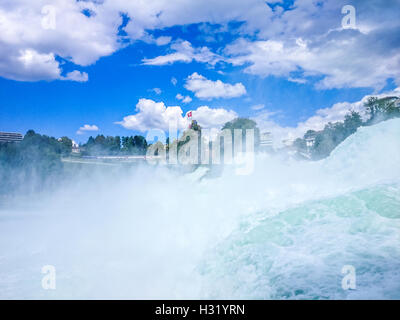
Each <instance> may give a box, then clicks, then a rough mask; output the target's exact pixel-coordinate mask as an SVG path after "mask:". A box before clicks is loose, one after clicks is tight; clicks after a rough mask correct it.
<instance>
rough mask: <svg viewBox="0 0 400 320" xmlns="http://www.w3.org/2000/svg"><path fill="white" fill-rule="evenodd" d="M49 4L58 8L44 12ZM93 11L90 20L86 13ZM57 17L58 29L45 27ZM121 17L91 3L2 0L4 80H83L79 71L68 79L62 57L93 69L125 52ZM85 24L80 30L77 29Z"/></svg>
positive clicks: (0, 59)
mask: <svg viewBox="0 0 400 320" xmlns="http://www.w3.org/2000/svg"><path fill="white" fill-rule="evenodd" d="M46 5H47V7H51V8H53V9H54V10H43V11H42V9H43V8H44V7H45V6H46ZM85 7H90V8H92V9H93V10H94V11H95V12H96V15H95V16H93V17H90V18H88V17H86V16H85V15H84V14H82V12H81V10H82V9H83V8H85ZM52 12H54V13H55V16H54V18H55V19H54V22H55V24H54V26H52V27H51V28H44V26H46V24H44V23H43V19H47V16H46V15H48V14H52ZM121 21H122V20H121V17H120V16H119V15H118V14H113V13H107V14H105V12H104V11H103V10H102V8H101V5H95V4H93V3H89V2H85V3H84V2H82V1H81V2H77V1H68V0H55V1H52V2H51V5H49V2H48V1H44V0H38V1H28V0H18V1H12V2H11V1H2V2H1V3H0V47H1V48H2V50H1V52H0V76H2V77H5V78H8V79H13V80H18V81H38V80H57V79H59V80H65V79H68V80H73V81H75V79H77V81H83V80H84V79H85V75H84V74H81V75H80V76H78V73H77V72H78V71H77V72H74V71H73V73H70V74H69V75H67V76H62V71H63V70H62V69H61V67H60V63H59V61H58V60H56V57H61V58H63V59H66V60H68V61H70V62H72V63H74V64H77V65H81V66H87V65H90V64H92V63H94V62H95V61H96V60H98V59H99V58H100V57H102V56H105V55H109V54H111V53H113V52H114V51H115V50H117V49H118V48H120V44H119V43H118V38H117V36H116V33H117V32H118V25H119V24H120V23H121ZM77 26H79V28H77Z"/></svg>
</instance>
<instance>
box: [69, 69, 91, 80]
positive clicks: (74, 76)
mask: <svg viewBox="0 0 400 320" xmlns="http://www.w3.org/2000/svg"><path fill="white" fill-rule="evenodd" d="M88 79H89V76H88V74H87V73H86V72H80V71H78V70H74V71H71V72H68V73H67V75H66V76H65V77H63V80H71V81H77V82H86V81H88Z"/></svg>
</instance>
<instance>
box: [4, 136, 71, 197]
mask: <svg viewBox="0 0 400 320" xmlns="http://www.w3.org/2000/svg"><path fill="white" fill-rule="evenodd" d="M68 140H69V139H68ZM68 140H67V139H65V137H64V139H61V140H60V141H58V140H57V139H55V138H52V137H48V136H46V135H40V134H37V133H35V132H34V131H33V130H29V131H28V132H27V133H26V135H25V137H24V139H23V140H22V141H21V142H19V143H16V142H14V143H0V180H1V182H2V183H1V187H0V188H1V189H0V193H8V192H12V191H16V190H17V189H22V191H26V190H27V189H34V190H41V189H43V188H44V187H45V186H46V185H48V184H49V183H51V180H52V178H54V177H56V176H57V175H59V174H60V173H61V172H62V169H63V164H62V162H61V157H62V156H63V155H67V154H68V153H70V151H71V149H70V146H71V148H72V141H71V144H70V141H68Z"/></svg>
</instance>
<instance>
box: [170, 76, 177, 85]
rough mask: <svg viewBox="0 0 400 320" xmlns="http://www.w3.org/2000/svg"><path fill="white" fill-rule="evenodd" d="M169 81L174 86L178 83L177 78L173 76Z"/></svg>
mask: <svg viewBox="0 0 400 320" xmlns="http://www.w3.org/2000/svg"><path fill="white" fill-rule="evenodd" d="M171 83H172V84H173V85H174V86H176V84H177V83H178V80H177V79H176V78H175V77H172V78H171Z"/></svg>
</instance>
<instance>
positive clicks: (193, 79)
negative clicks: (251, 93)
mask: <svg viewBox="0 0 400 320" xmlns="http://www.w3.org/2000/svg"><path fill="white" fill-rule="evenodd" d="M185 88H186V89H187V90H189V91H192V92H194V93H195V96H196V97H197V98H200V99H212V98H235V97H240V96H242V95H244V94H246V88H245V87H244V85H243V84H242V83H240V82H239V83H236V84H234V85H232V84H229V83H224V82H222V81H221V80H217V81H212V80H208V79H206V78H205V77H203V76H202V75H200V74H198V73H197V72H195V73H193V74H192V75H190V76H189V77H188V78H187V79H186V83H185Z"/></svg>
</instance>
